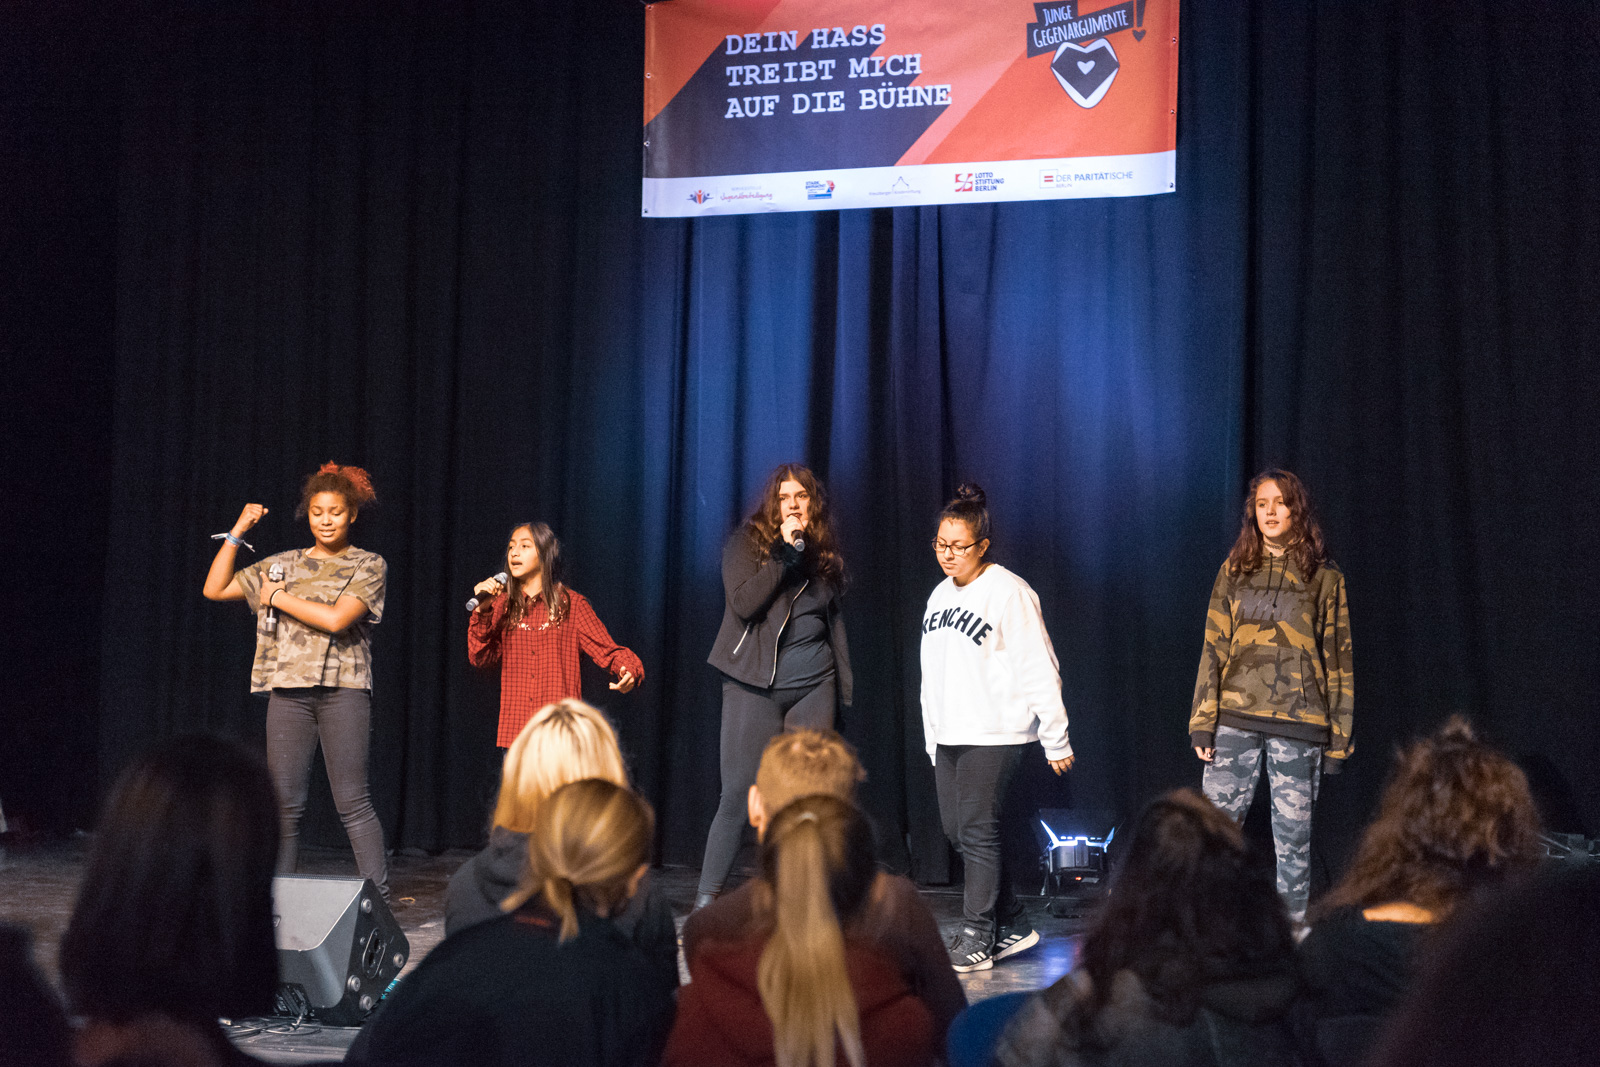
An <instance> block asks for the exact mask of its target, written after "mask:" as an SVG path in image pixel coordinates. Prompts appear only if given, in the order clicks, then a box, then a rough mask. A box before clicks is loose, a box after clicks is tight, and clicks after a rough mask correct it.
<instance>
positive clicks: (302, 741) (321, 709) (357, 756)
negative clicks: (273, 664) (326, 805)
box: [267, 685, 389, 900]
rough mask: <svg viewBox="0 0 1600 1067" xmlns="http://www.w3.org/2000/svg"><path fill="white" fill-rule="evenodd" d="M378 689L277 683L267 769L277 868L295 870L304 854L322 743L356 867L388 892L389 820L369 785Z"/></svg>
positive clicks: (270, 711) (269, 719)
mask: <svg viewBox="0 0 1600 1067" xmlns="http://www.w3.org/2000/svg"><path fill="white" fill-rule="evenodd" d="M371 727H372V694H371V693H370V692H368V691H367V690H365V689H334V688H331V687H329V686H323V685H319V686H312V687H310V688H306V689H274V690H273V691H272V696H271V697H270V698H268V700H267V770H268V771H269V772H271V774H272V784H273V787H274V788H275V789H276V790H277V793H278V829H279V833H280V835H281V839H280V844H279V846H278V873H279V874H293V873H294V869H295V866H296V864H297V863H298V861H299V859H300V817H301V816H302V815H303V814H305V810H306V791H307V790H308V789H309V788H310V786H311V758H312V756H314V755H315V754H316V751H317V742H318V741H319V740H320V741H321V743H322V761H323V762H324V763H325V764H327V767H328V785H329V786H330V787H331V788H332V790H333V804H334V807H336V808H338V809H339V819H340V821H342V822H343V823H344V831H345V833H347V834H349V835H350V847H351V849H353V850H354V851H355V854H356V868H357V869H358V870H359V871H360V872H361V876H362V877H363V878H370V879H372V884H373V885H375V886H377V887H378V891H379V892H380V893H382V894H383V898H384V899H385V900H387V899H389V861H388V858H387V857H386V856H385V855H384V850H383V827H382V826H381V825H379V823H378V813H377V812H376V811H374V810H373V807H372V796H371V794H370V793H369V792H368V790H367V747H368V734H369V732H370V730H371Z"/></svg>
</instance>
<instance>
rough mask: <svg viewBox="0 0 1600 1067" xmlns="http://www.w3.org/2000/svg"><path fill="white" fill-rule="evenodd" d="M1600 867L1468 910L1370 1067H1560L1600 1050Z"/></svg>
mask: <svg viewBox="0 0 1600 1067" xmlns="http://www.w3.org/2000/svg"><path fill="white" fill-rule="evenodd" d="M1597 959H1600V867H1597V866H1595V865H1592V864H1591V865H1587V866H1581V867H1576V868H1572V869H1565V870H1562V869H1552V870H1547V871H1545V872H1543V873H1542V874H1541V875H1540V876H1539V877H1538V878H1537V879H1528V880H1526V881H1524V880H1520V879H1519V880H1516V881H1514V882H1513V883H1511V884H1509V885H1506V886H1502V887H1500V888H1499V889H1498V891H1496V892H1493V893H1490V894H1487V895H1486V896H1485V897H1484V898H1483V899H1480V900H1477V901H1474V902H1470V903H1468V904H1466V905H1464V906H1463V907H1462V909H1461V910H1460V912H1459V913H1458V914H1457V915H1456V917H1455V918H1454V919H1452V920H1451V923H1450V925H1449V926H1447V927H1446V928H1445V930H1444V931H1443V939H1442V941H1441V942H1440V943H1439V944H1438V945H1437V946H1436V948H1435V951H1434V952H1432V953H1431V954H1430V955H1429V956H1428V957H1427V958H1426V959H1425V961H1424V964H1423V968H1422V972H1421V974H1420V975H1419V976H1418V978H1417V982H1416V984H1415V985H1414V986H1413V987H1412V990H1411V993H1410V995H1409V996H1408V997H1407V998H1406V999H1405V1000H1404V1001H1403V1002H1402V1004H1401V1007H1400V1010H1399V1011H1398V1013H1397V1014H1396V1015H1395V1016H1394V1017H1393V1018H1392V1019H1391V1020H1390V1023H1389V1025H1388V1027H1387V1028H1386V1029H1385V1031H1384V1035H1383V1037H1382V1038H1380V1040H1379V1042H1378V1047H1377V1050H1376V1052H1375V1054H1374V1055H1373V1057H1372V1058H1371V1059H1370V1060H1368V1063H1369V1064H1371V1065H1372V1067H1478V1065H1483V1067H1490V1065H1493V1067H1553V1065H1555V1064H1568V1063H1593V1062H1594V1060H1595V1049H1596V1048H1600V967H1596V966H1595V960H1597Z"/></svg>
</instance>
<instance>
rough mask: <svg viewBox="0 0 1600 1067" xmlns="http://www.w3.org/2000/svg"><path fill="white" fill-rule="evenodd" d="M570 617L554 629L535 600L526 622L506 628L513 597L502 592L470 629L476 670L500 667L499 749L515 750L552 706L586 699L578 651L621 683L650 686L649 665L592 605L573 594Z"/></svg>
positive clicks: (477, 615) (474, 616) (471, 658)
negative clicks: (629, 679)
mask: <svg viewBox="0 0 1600 1067" xmlns="http://www.w3.org/2000/svg"><path fill="white" fill-rule="evenodd" d="M567 597H568V602H567V617H566V618H565V619H563V620H561V622H560V623H559V624H558V625H555V626H551V625H549V619H550V615H549V612H547V611H546V610H545V606H544V601H543V600H535V601H534V602H533V605H532V607H531V608H530V609H529V611H528V614H527V615H526V616H525V617H524V618H523V620H522V621H521V622H519V623H517V624H516V625H515V626H513V627H511V628H510V629H508V630H501V629H500V620H501V619H502V618H504V617H505V613H506V608H507V607H508V606H509V605H510V602H511V601H510V598H509V597H508V596H506V594H504V593H502V594H500V595H499V596H497V597H495V598H494V601H493V602H492V606H491V607H490V609H489V610H488V611H474V612H473V613H472V619H471V621H470V622H468V624H467V659H468V660H469V661H471V663H472V665H473V666H474V667H489V666H493V665H494V664H496V663H498V664H500V733H499V737H498V738H497V740H496V741H495V744H497V745H499V746H500V747H501V748H509V747H510V746H511V742H513V741H515V740H516V739H517V734H519V733H521V732H522V728H523V727H524V726H526V725H527V724H528V720H529V719H531V718H533V713H534V712H536V711H538V710H539V709H540V708H542V707H544V706H545V705H546V704H553V703H555V702H556V701H558V700H561V699H562V698H564V697H577V698H579V699H582V697H583V681H582V677H581V675H580V674H579V671H578V650H579V649H580V648H581V649H583V654H584V655H586V656H588V657H589V658H590V659H591V660H593V661H594V662H595V664H596V665H597V666H599V667H600V668H601V669H602V670H607V671H610V672H611V675H612V677H614V678H620V677H622V675H623V674H624V673H631V674H632V675H633V676H634V678H636V679H638V680H639V681H641V682H642V681H644V664H642V663H640V662H639V657H638V656H635V655H634V654H633V652H632V651H630V650H629V649H626V648H623V647H622V646H621V645H619V644H617V643H616V642H615V641H613V640H612V639H611V635H610V634H609V633H607V632H606V627H605V624H604V623H602V622H601V621H600V617H599V616H598V615H596V614H595V613H594V608H592V607H590V606H589V601H588V600H586V599H584V597H583V596H582V595H580V594H578V593H574V592H573V591H572V590H570V589H569V590H567Z"/></svg>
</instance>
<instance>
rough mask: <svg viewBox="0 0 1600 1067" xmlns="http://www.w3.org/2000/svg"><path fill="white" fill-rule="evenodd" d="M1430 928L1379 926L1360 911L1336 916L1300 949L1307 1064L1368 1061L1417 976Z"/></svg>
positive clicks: (1299, 1025) (1300, 1011)
mask: <svg viewBox="0 0 1600 1067" xmlns="http://www.w3.org/2000/svg"><path fill="white" fill-rule="evenodd" d="M1433 933H1434V927H1433V926H1432V925H1431V924H1428V923H1402V922H1372V921H1369V920H1368V919H1365V918H1363V917H1362V914H1361V912H1360V911H1359V910H1357V909H1355V908H1349V909H1344V910H1341V911H1338V912H1335V913H1334V914H1332V915H1330V916H1328V917H1327V918H1325V919H1323V920H1321V921H1320V922H1318V923H1317V924H1316V925H1315V926H1313V927H1312V928H1311V932H1310V933H1309V934H1307V935H1306V939H1305V940H1304V941H1303V942H1301V944H1300V970H1301V976H1302V977H1303V978H1304V981H1305V991H1304V995H1303V997H1302V998H1301V1001H1300V1003H1299V1004H1298V1005H1296V1008H1295V1020H1296V1029H1297V1031H1298V1033H1299V1040H1300V1049H1301V1052H1302V1053H1303V1054H1304V1056H1305V1058H1306V1061H1307V1062H1308V1063H1311V1064H1320V1065H1326V1067H1342V1065H1344V1064H1354V1063H1360V1062H1361V1061H1363V1060H1364V1059H1366V1057H1367V1053H1368V1052H1369V1051H1370V1050H1371V1048H1372V1046H1373V1043H1374V1042H1375V1041H1376V1039H1377V1036H1378V1032H1379V1031H1380V1030H1382V1028H1383V1024H1384V1022H1385V1021H1387V1019H1388V1018H1389V1016H1390V1015H1392V1014H1394V1011H1395V1008H1396V1007H1397V1006H1398V1005H1399V1003H1400V999H1401V998H1402V997H1403V996H1405V994H1406V991H1407V990H1408V989H1409V988H1410V986H1411V982H1412V978H1413V977H1414V976H1415V974H1416V970H1417V959H1418V954H1419V953H1420V952H1421V951H1422V947H1423V945H1424V944H1425V943H1426V942H1427V940H1428V939H1429V938H1430V937H1431V936H1432V935H1433Z"/></svg>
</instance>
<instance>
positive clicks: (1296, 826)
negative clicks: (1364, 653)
mask: <svg viewBox="0 0 1600 1067" xmlns="http://www.w3.org/2000/svg"><path fill="white" fill-rule="evenodd" d="M1354 705H1355V676H1354V673H1353V669H1352V666H1351V659H1350V612H1349V606H1348V604H1347V603H1346V600H1345V588H1344V574H1343V573H1342V572H1341V571H1340V570H1339V568H1338V566H1337V565H1335V564H1334V563H1333V561H1331V560H1329V559H1328V558H1327V551H1326V549H1325V548H1324V545H1323V539H1322V530H1321V529H1320V528H1319V527H1318V526H1317V521H1316V519H1315V518H1314V517H1313V515H1312V512H1311V501H1310V497H1309V496H1308V494H1307V493H1306V490H1305V486H1303V485H1302V484H1301V483H1300V479H1298V478H1296V477H1295V476H1294V475H1293V474H1291V473H1289V472H1288V471H1285V470H1277V469H1273V470H1268V471H1264V472H1262V473H1261V474H1258V475H1256V477H1255V478H1254V479H1253V480H1252V481H1251V482H1250V489H1249V492H1248V493H1247V494H1246V495H1245V505H1244V521H1243V526H1242V529H1241V530H1240V531H1239V539H1238V540H1237V541H1236V542H1235V543H1234V546H1233V551H1231V552H1230V553H1228V559H1227V561H1226V562H1224V563H1223V565H1222V569H1221V570H1219V571H1218V572H1217V580H1216V583H1215V585H1213V586H1212V589H1211V607H1210V610H1209V611H1208V612H1207V615H1206V641H1205V648H1204V650H1203V651H1202V652H1201V654H1200V673H1199V677H1198V678H1197V679H1196V680H1195V688H1194V707H1193V711H1192V713H1191V715H1190V717H1189V737H1190V742H1191V743H1192V744H1193V745H1194V751H1195V755H1197V756H1199V757H1200V759H1202V760H1204V761H1205V763H1206V768H1205V777H1204V781H1203V788H1204V791H1205V795H1206V796H1207V797H1208V798H1209V799H1210V800H1211V802H1212V803H1214V804H1216V805H1217V806H1218V807H1219V808H1221V809H1222V810H1223V811H1225V812H1227V813H1228V814H1229V815H1232V816H1233V817H1234V818H1235V819H1238V820H1241V821H1242V820H1243V819H1244V815H1245V812H1246V811H1247V810H1249V807H1250V801H1251V799H1252V798H1253V797H1254V796H1255V790H1256V780H1257V778H1258V777H1259V775H1260V773H1261V757H1262V754H1263V752H1264V753H1265V754H1266V763H1267V782H1268V785H1269V787H1270V791H1271V794H1272V840H1273V845H1274V847H1275V849H1276V851H1277V857H1278V892H1279V894H1281V895H1282V896H1283V899H1284V903H1285V904H1286V905H1287V906H1288V909H1289V914H1290V916H1291V917H1292V918H1293V919H1294V920H1295V921H1296V922H1301V921H1303V920H1304V918H1305V911H1306V900H1307V897H1308V896H1309V894H1310V888H1311V879H1310V855H1311V809H1312V805H1313V804H1314V803H1315V802H1316V798H1317V788H1318V786H1319V785H1320V783H1321V780H1322V774H1323V773H1324V770H1326V772H1327V773H1328V774H1334V773H1337V772H1338V770H1339V768H1340V767H1341V766H1342V765H1343V763H1344V761H1345V760H1346V759H1347V758H1349V756H1350V753H1351V751H1352V746H1351V738H1350V731H1351V718H1352V713H1353V710H1354Z"/></svg>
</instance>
